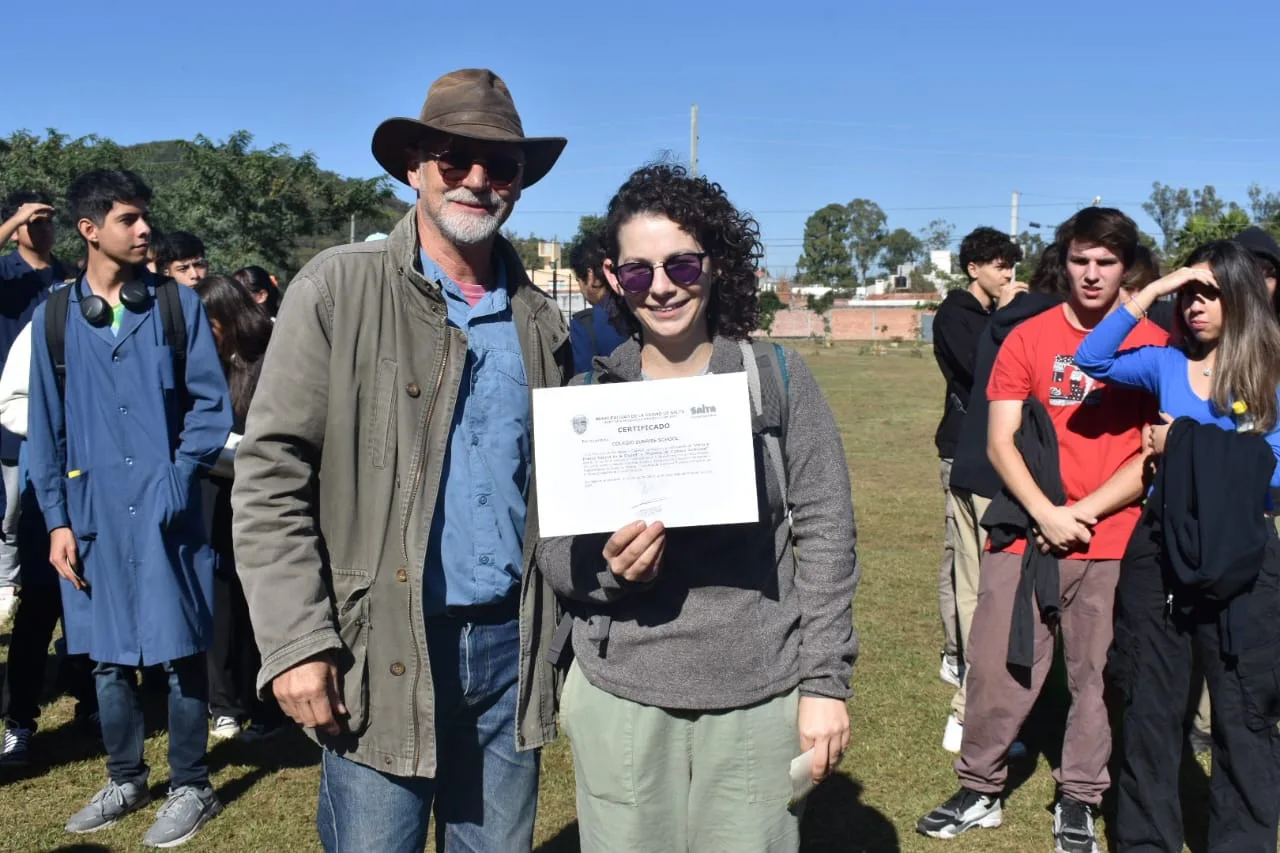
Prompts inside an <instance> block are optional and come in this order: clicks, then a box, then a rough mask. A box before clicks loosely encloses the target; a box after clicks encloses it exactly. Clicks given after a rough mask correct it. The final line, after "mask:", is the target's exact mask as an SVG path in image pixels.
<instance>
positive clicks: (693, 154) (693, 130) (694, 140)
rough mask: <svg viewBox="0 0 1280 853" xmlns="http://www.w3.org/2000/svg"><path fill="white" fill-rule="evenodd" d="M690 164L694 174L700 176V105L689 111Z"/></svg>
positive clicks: (695, 105)
mask: <svg viewBox="0 0 1280 853" xmlns="http://www.w3.org/2000/svg"><path fill="white" fill-rule="evenodd" d="M689 165H690V167H691V169H690V171H691V173H692V174H693V176H694V177H695V178H696V177H698V105H697V104H694V105H693V109H692V110H691V111H690V113H689Z"/></svg>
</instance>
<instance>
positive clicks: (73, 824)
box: [66, 782, 151, 834]
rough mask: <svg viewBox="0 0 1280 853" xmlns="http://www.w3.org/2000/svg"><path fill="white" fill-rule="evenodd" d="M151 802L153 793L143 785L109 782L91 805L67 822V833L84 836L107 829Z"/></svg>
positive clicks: (95, 795) (90, 802)
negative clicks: (87, 833)
mask: <svg viewBox="0 0 1280 853" xmlns="http://www.w3.org/2000/svg"><path fill="white" fill-rule="evenodd" d="M149 802H151V793H150V792H149V791H148V790H147V789H146V788H145V787H143V786H141V785H135V784H134V783H132V782H125V783H124V784H123V785H117V784H116V783H115V782H108V783H107V786H106V787H105V788H103V789H102V790H101V791H99V792H98V793H96V794H94V795H93V799H92V800H90V801H89V805H87V806H85V807H84V808H82V809H81V810H80V811H78V812H76V813H75V814H73V815H72V816H71V819H70V820H68V821H67V826H66V830H67V832H75V833H78V834H83V833H86V832H97V831H98V830H99V829H106V828H107V827H108V826H111V825H112V824H114V823H115V822H116V821H118V820H119V819H120V818H122V817H124V816H125V815H127V814H128V813H129V812H133V811H137V810H138V809H140V808H142V807H143V806H145V805H146V804H147V803H149Z"/></svg>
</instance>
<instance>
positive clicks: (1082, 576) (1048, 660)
mask: <svg viewBox="0 0 1280 853" xmlns="http://www.w3.org/2000/svg"><path fill="white" fill-rule="evenodd" d="M1058 572H1059V575H1060V578H1061V581H1060V588H1061V591H1062V604H1061V606H1062V610H1061V617H1060V622H1059V624H1058V625H1047V624H1045V623H1044V622H1042V621H1040V620H1039V619H1037V621H1036V633H1035V657H1034V662H1033V664H1032V668H1031V672H1030V673H1025V672H1024V673H1019V674H1017V675H1015V673H1012V672H1010V670H1009V668H1008V665H1007V664H1006V660H1007V658H1008V653H1009V626H1010V623H1011V622H1012V619H1013V605H1014V598H1015V596H1016V593H1017V589H1018V578H1019V576H1020V575H1021V573H1022V557H1021V556H1019V555H1017V554H1007V553H993V554H986V555H984V556H983V558H982V572H981V580H980V582H979V586H978V607H977V609H976V610H975V611H974V614H973V627H972V629H971V631H970V639H969V643H970V654H969V671H968V674H967V675H966V683H965V690H966V693H967V700H968V701H967V705H968V707H967V709H966V712H965V719H964V742H963V744H962V746H961V748H960V758H959V759H957V760H956V765H955V766H956V775H957V776H959V777H960V783H961V784H962V785H964V786H965V787H966V788H970V789H972V790H974V791H980V792H981V793H984V794H1000V793H1002V792H1003V791H1004V788H1005V782H1006V779H1007V777H1008V767H1007V764H1008V752H1009V747H1010V746H1011V745H1012V744H1013V742H1014V740H1015V739H1016V738H1017V736H1018V730H1019V729H1021V728H1022V724H1023V723H1024V722H1026V719H1027V716H1028V715H1029V714H1030V713H1031V708H1032V706H1033V705H1034V704H1035V702H1036V698H1037V697H1038V696H1039V695H1040V688H1041V687H1042V686H1043V685H1044V680H1045V676H1047V675H1048V674H1049V669H1050V667H1051V666H1052V665H1053V651H1054V636H1055V631H1056V629H1057V628H1058V627H1061V629H1062V639H1063V643H1064V646H1065V648H1064V652H1065V657H1066V662H1067V682H1068V685H1069V687H1070V689H1071V710H1070V712H1069V713H1068V715H1067V731H1066V734H1065V736H1064V737H1063V743H1062V766H1061V767H1059V768H1058V770H1057V771H1055V772H1054V774H1053V775H1054V778H1055V779H1056V780H1057V781H1058V784H1059V785H1060V786H1061V788H1062V793H1063V794H1065V795H1067V796H1069V797H1072V798H1074V799H1077V800H1080V801H1081V802H1085V803H1092V804H1095V805H1096V804H1098V803H1100V802H1101V801H1102V794H1103V792H1105V791H1106V790H1107V787H1108V786H1109V785H1110V784H1111V779H1110V776H1109V775H1108V773H1107V761H1108V759H1109V758H1110V757H1111V727H1110V723H1109V721H1108V718H1107V707H1106V703H1105V702H1104V701H1103V691H1104V687H1105V682H1104V678H1103V671H1104V669H1105V668H1106V664H1107V649H1108V647H1110V645H1111V637H1112V621H1111V620H1112V611H1113V609H1114V606H1115V595H1116V581H1117V580H1118V579H1119V577H1120V561H1119V560H1059V561H1058ZM1028 675H1029V678H1028Z"/></svg>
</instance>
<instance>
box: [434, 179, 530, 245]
mask: <svg viewBox="0 0 1280 853" xmlns="http://www.w3.org/2000/svg"><path fill="white" fill-rule="evenodd" d="M444 200H445V202H450V201H456V202H463V203H467V204H479V205H482V206H484V207H486V208H488V212H486V213H485V214H483V215H478V214H474V213H449V212H448V208H447V207H446V206H445V205H443V204H442V205H441V206H440V209H439V210H436V211H434V212H433V215H432V217H431V218H432V219H433V220H435V223H436V227H437V228H439V229H440V233H441V234H443V235H444V236H445V237H447V238H448V239H449V241H450V242H451V243H456V244H458V245H461V246H474V245H476V244H478V243H483V242H485V241H486V240H489V239H491V238H492V237H493V236H494V235H495V234H497V233H498V229H499V228H501V227H502V223H503V222H505V221H506V219H507V216H508V214H509V213H510V212H511V206H510V205H509V204H508V203H507V201H506V200H505V199H503V198H502V196H500V195H498V194H497V193H496V192H494V191H492V190H490V191H489V192H488V193H485V194H484V195H483V196H481V195H477V194H476V193H473V192H472V191H471V190H469V189H467V188H465V187H457V188H456V189H452V190H449V191H448V192H446V193H445V194H444Z"/></svg>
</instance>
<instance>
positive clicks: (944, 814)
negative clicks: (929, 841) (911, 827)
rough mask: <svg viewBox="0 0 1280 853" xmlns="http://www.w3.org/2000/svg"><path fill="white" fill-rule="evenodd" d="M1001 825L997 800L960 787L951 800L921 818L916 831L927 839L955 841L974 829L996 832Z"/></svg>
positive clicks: (1002, 819) (1001, 815)
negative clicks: (950, 839)
mask: <svg viewBox="0 0 1280 853" xmlns="http://www.w3.org/2000/svg"><path fill="white" fill-rule="evenodd" d="M1003 822H1004V812H1003V811H1002V810H1001V808H1000V798H999V797H993V796H990V795H988V794H979V793H978V792H977V791H971V790H969V789H968V788H961V789H960V790H959V791H957V792H956V794H955V796H954V797H952V798H951V799H949V800H947V801H946V802H945V803H943V804H942V805H940V806H938V807H937V808H936V809H934V810H933V811H931V812H929V813H928V814H927V815H925V816H924V817H922V818H920V820H919V822H918V823H916V832H918V833H920V834H921V835H927V836H929V837H930V838H955V837H956V836H957V835H959V834H960V833H962V832H964V831H965V830H968V829H973V828H974V827H975V826H977V827H982V828H983V829H995V828H996V827H997V826H999V825H1000V824H1001V823H1003Z"/></svg>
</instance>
